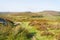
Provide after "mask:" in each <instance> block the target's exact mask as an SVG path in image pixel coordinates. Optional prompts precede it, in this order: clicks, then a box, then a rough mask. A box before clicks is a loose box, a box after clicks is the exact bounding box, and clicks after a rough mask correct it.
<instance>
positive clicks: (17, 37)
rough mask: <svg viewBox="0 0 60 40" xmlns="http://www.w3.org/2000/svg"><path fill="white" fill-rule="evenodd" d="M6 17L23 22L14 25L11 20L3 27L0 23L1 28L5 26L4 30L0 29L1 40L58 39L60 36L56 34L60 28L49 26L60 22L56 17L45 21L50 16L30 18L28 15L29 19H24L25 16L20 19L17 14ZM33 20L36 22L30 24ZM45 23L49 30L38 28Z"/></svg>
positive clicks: (59, 31)
mask: <svg viewBox="0 0 60 40" xmlns="http://www.w3.org/2000/svg"><path fill="white" fill-rule="evenodd" d="M6 18H11V20H13V22H21V23H20V24H19V25H17V26H12V25H10V24H11V23H9V22H8V24H9V25H8V26H3V27H2V26H1V25H0V28H1V29H3V28H4V29H3V30H1V29H0V40H58V39H59V36H58V38H56V36H57V35H58V34H59V33H60V29H50V28H49V26H50V27H55V24H59V21H56V20H55V19H54V20H52V19H51V20H50V19H49V20H48V21H45V19H46V18H47V19H48V18H49V17H46V18H30V17H29V18H28V17H27V18H28V19H29V20H28V19H27V18H26V19H23V17H22V19H20V17H16V16H11V17H6ZM51 18H52V17H51ZM54 18H55V17H54ZM37 20H38V21H37ZM57 20H58V19H57ZM31 21H32V23H34V24H33V25H29V23H30V22H31ZM33 21H36V22H33ZM50 21H51V22H50ZM52 21H54V22H52ZM44 22H45V23H46V24H45V23H44ZM49 22H50V23H49ZM43 25H44V27H46V28H47V30H37V27H38V28H39V29H41V28H40V27H43ZM52 25H54V26H52ZM56 27H58V26H56ZM59 27H60V25H59ZM43 29H44V28H43ZM59 35H60V34H59Z"/></svg>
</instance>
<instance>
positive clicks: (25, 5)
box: [0, 0, 60, 12]
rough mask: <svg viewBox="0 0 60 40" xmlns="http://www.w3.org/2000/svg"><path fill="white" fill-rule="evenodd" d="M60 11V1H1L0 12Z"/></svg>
mask: <svg viewBox="0 0 60 40" xmlns="http://www.w3.org/2000/svg"><path fill="white" fill-rule="evenodd" d="M44 10H55V11H60V0H0V12H21V11H34V12H35V11H44Z"/></svg>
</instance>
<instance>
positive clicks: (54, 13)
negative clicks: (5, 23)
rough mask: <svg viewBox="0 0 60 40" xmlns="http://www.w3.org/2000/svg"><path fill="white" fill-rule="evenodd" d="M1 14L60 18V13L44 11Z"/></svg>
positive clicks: (6, 13)
mask: <svg viewBox="0 0 60 40" xmlns="http://www.w3.org/2000/svg"><path fill="white" fill-rule="evenodd" d="M0 14H3V15H4V14H5V15H8V14H10V15H15V16H40V15H44V16H47V15H48V16H49V15H53V16H59V15H60V12H59V11H48V10H47V11H42V12H0Z"/></svg>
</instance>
